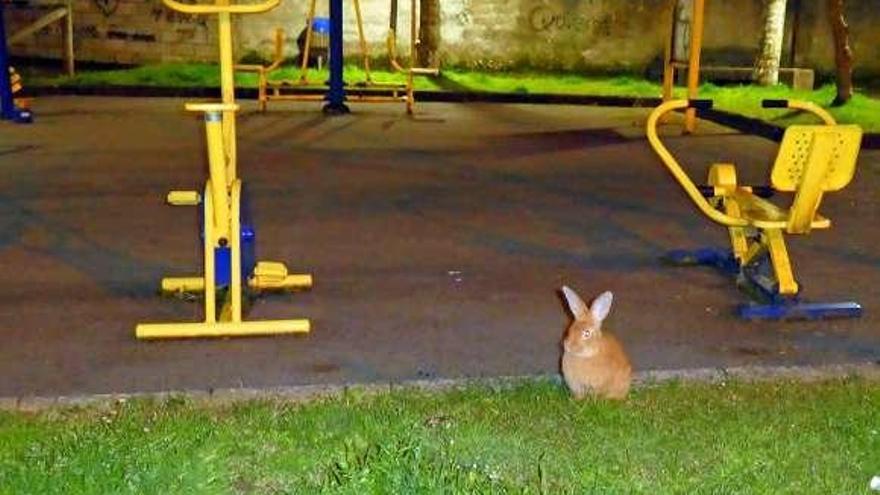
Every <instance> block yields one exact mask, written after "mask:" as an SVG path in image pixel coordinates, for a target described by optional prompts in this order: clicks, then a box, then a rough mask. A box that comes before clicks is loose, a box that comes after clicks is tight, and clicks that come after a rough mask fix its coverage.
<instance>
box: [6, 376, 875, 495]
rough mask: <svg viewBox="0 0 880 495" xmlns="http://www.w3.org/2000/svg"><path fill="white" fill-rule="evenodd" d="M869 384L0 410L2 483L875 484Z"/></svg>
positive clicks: (727, 487) (541, 488)
mask: <svg viewBox="0 0 880 495" xmlns="http://www.w3.org/2000/svg"><path fill="white" fill-rule="evenodd" d="M876 474H880V384H878V383H872V382H867V381H863V380H858V379H849V380H838V381H829V382H824V383H813V384H803V383H794V382H774V383H764V384H744V383H727V384H716V385H706V384H696V385H694V384H688V385H683V384H676V383H670V384H665V385H661V386H656V387H649V388H641V389H638V390H637V391H636V392H635V393H634V395H633V396H632V397H631V399H630V400H629V401H628V402H626V403H622V404H616V403H604V402H585V403H577V402H574V401H572V400H571V399H569V398H568V396H567V395H566V394H565V392H564V391H563V389H562V388H561V387H560V386H558V385H556V384H552V383H547V382H536V383H528V384H523V385H519V386H516V387H513V388H506V389H498V388H495V389H493V388H489V387H480V386H473V387H470V388H467V389H464V390H458V391H452V392H443V393H434V394H431V393H427V392H419V391H401V392H394V393H388V394H382V395H378V396H367V395H364V394H358V393H356V392H352V393H349V394H348V395H346V396H344V397H341V398H336V399H326V400H323V401H318V402H313V403H308V404H300V405H296V404H285V403H280V402H274V403H273V402H253V403H245V404H240V405H235V406H226V407H220V406H211V407H202V406H199V405H197V404H195V403H190V402H187V401H184V400H180V399H177V400H174V399H172V400H170V401H167V402H163V403H152V402H147V401H131V402H128V403H123V404H119V405H117V407H115V408H112V409H94V408H89V409H79V410H74V409H69V410H58V411H49V412H44V413H39V414H25V413H15V414H13V413H0V493H10V494H11V493H16V494H19V493H39V494H49V493H65V494H67V493H100V494H104V493H137V494H144V493H351V494H363V493H553V494H556V493H577V494H581V493H649V494H658V493H689V494H690V493H705V494H726V493H749V494H780V493H793V494H794V493H797V494H806V493H816V494H837V493H841V494H842V493H846V494H857V493H869V492H868V489H867V487H868V481H869V480H870V479H871V477H872V476H873V475H876Z"/></svg>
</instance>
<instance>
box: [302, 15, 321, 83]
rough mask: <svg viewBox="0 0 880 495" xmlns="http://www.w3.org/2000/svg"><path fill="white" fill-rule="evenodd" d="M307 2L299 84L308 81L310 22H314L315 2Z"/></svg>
mask: <svg viewBox="0 0 880 495" xmlns="http://www.w3.org/2000/svg"><path fill="white" fill-rule="evenodd" d="M316 1H317V0H312V1H311V3H309V14H308V16H307V17H306V42H305V45H304V46H303V51H302V60H300V65H299V82H300V83H301V84H308V83H309V53H310V51H311V49H312V23H313V22H315V2H316Z"/></svg>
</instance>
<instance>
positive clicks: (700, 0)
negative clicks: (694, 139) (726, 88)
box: [663, 0, 706, 133]
mask: <svg viewBox="0 0 880 495" xmlns="http://www.w3.org/2000/svg"><path fill="white" fill-rule="evenodd" d="M691 2H692V6H693V17H692V18H691V23H690V44H689V48H688V50H687V53H685V54H683V53H681V49H682V48H683V47H682V46H680V45H679V44H677V43H676V40H677V39H678V38H679V36H680V35H681V33H679V32H677V27H678V26H679V24H678V22H677V19H676V15H677V4H678V2H677V1H676V0H670V9H669V11H670V20H669V26H670V27H671V29H670V33H669V36H667V37H666V45H665V50H664V56H663V101H671V100H672V98H673V94H672V92H673V89H674V87H675V78H676V77H675V74H676V71H677V70H681V69H685V68H686V69H687V97H688V99H690V100H695V99H697V97H698V96H699V86H700V58H701V55H702V51H703V30H704V28H705V23H706V0H691ZM682 37H684V36H682ZM696 128H697V114H696V110H695V109H693V108H687V109H685V120H684V130H685V132H686V133H693V132H694V131H695V130H696Z"/></svg>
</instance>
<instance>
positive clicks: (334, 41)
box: [324, 0, 349, 115]
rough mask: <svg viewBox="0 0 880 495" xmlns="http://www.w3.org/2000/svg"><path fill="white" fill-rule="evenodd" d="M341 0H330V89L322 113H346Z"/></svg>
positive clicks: (347, 110)
mask: <svg viewBox="0 0 880 495" xmlns="http://www.w3.org/2000/svg"><path fill="white" fill-rule="evenodd" d="M342 64H343V50H342V0H330V90H329V91H328V92H327V97H326V99H327V104H326V105H324V113H328V114H333V115H336V114H344V113H348V112H349V109H348V106H347V105H346V104H345V82H344V81H343V80H342Z"/></svg>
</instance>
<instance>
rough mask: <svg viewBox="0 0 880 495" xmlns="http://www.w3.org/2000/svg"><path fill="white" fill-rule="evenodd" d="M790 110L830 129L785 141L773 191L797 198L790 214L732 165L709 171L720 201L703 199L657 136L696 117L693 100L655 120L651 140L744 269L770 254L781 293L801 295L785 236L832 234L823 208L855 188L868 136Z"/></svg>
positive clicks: (806, 130) (661, 110)
mask: <svg viewBox="0 0 880 495" xmlns="http://www.w3.org/2000/svg"><path fill="white" fill-rule="evenodd" d="M788 108H791V109H799V110H806V111H809V112H812V113H814V114H815V115H816V116H817V117H818V118H819V119H821V120H822V121H823V123H824V125H815V126H792V127H790V128H789V129H787V130H786V133H785V136H784V137H783V141H782V144H781V145H780V151H779V154H778V156H777V159H776V163H775V164H774V166H773V170H772V171H771V184H772V186H773V188H774V189H775V190H777V191H781V192H793V193H794V194H795V196H794V200H793V201H792V204H791V206H790V207H789V208H788V209H783V208H780V207H778V206H777V205H775V204H774V203H771V202H770V201H767V200H765V199H762V198H760V197H758V196H756V195H755V194H753V192H752V188H751V187H749V186H741V185H739V184H738V183H737V178H736V168H735V167H734V165H732V164H729V163H717V164H714V165H712V166H711V167H710V168H709V177H708V185H709V186H710V187H712V188H713V195H712V197H711V198H709V199H707V198H706V197H704V196H703V194H702V192H701V191H700V189H699V188H698V187H697V186H696V185H695V184H694V183H693V181H692V180H691V179H690V177H689V176H688V175H687V174H686V173H685V171H684V170H683V169H682V167H681V165H680V164H679V163H678V161H677V160H676V159H675V157H674V156H673V155H672V153H670V152H669V149H668V148H666V146H665V145H664V144H663V142H662V140H661V139H660V137H659V135H658V133H657V127H658V124H659V123H660V122H661V120H662V119H663V117H664V115H666V114H668V113H669V112H673V111H679V110H685V109H693V108H692V107H691V106H690V105H689V102H688V101H687V100H673V101H669V102H666V103H663V104H661V105H660V106H659V107H657V108H656V109H655V110H654V111H653V112H651V115H650V117H649V118H648V125H647V136H648V141H649V143H650V144H651V147H652V148H653V149H654V151H655V152H656V153H657V155H658V156H659V157H660V159H661V160H662V161H663V164H664V165H666V168H667V169H668V170H669V172H670V173H672V175H673V177H675V179H676V181H678V183H679V184H680V185H681V186H682V188H683V189H684V190H685V193H687V195H688V197H689V198H690V199H691V201H692V202H693V203H694V204H695V205H696V207H697V208H698V209H699V210H700V211H701V212H702V213H703V214H704V215H706V216H708V217H709V218H710V219H712V220H713V221H715V222H717V223H719V224H721V225H724V226H725V227H727V228H728V232H729V234H730V241H731V247H732V252H733V255H734V257H735V258H736V260H737V261H738V262H739V264H740V266H745V265H748V264H749V263H750V262H751V261H753V260H755V259H756V258H757V257H758V256H760V255H763V254H764V253H767V252H769V254H770V260H771V263H772V265H773V270H774V272H775V275H776V279H777V282H778V284H779V293H780V294H782V295H795V294H797V293H798V290H799V287H798V284H797V282H796V280H795V277H794V273H793V269H792V265H791V260H790V259H789V256H788V251H787V249H786V247H785V240H784V234H809V233H810V232H811V230H812V229H827V228H829V227H830V226H831V221H830V220H829V219H827V218H825V217H822V216H821V215H819V214H818V208H819V204H820V202H821V200H822V196H823V194H824V193H825V192H828V191H836V190H840V189H842V188H844V187H845V186H846V185H847V184H849V182H850V181H851V180H852V178H853V175H854V173H855V166H856V161H857V158H858V153H859V148H860V146H861V140H862V130H861V128H860V127H858V126H852V125H837V124H836V122H835V121H834V118H833V117H832V116H831V115H830V114H828V112H826V111H825V110H823V109H822V108H820V107H818V106H816V105H814V104H812V103H809V102H800V101H789V102H788Z"/></svg>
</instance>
